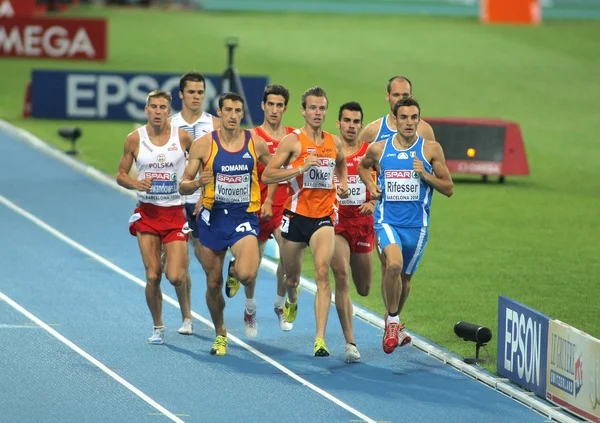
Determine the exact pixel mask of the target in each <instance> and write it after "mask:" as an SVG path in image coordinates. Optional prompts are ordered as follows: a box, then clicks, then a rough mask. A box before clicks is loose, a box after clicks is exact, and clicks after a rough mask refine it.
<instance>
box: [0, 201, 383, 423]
mask: <svg viewBox="0 0 600 423" xmlns="http://www.w3.org/2000/svg"><path fill="white" fill-rule="evenodd" d="M0 203H2V204H4V205H5V206H6V207H8V208H10V209H11V210H13V211H14V212H16V213H18V214H20V215H21V216H23V217H25V218H26V219H28V220H29V221H31V222H32V223H34V224H36V225H37V226H39V227H40V228H42V229H43V230H45V231H46V232H49V233H50V234H52V235H54V236H55V237H57V238H58V239H60V240H61V241H64V242H65V243H67V244H69V245H70V246H71V247H73V248H75V249H76V250H78V251H80V252H82V253H84V254H86V255H88V256H89V257H91V258H93V259H94V260H96V261H98V262H100V263H101V264H103V265H105V266H106V267H108V268H109V269H111V270H113V271H115V272H116V273H118V274H120V275H121V276H124V277H125V278H127V279H129V280H130V281H132V282H135V283H137V284H138V285H140V286H141V287H145V286H146V282H144V281H143V280H141V279H139V278H137V277H136V276H134V275H132V274H131V273H129V272H127V271H125V270H123V269H121V268H120V267H118V266H116V265H114V264H113V263H111V262H110V261H108V260H106V259H105V258H104V257H102V256H101V255H99V254H96V253H95V252H93V251H92V250H90V249H88V248H86V247H84V246H83V245H81V244H79V243H78V242H77V241H74V240H73V239H71V238H69V237H68V236H66V235H65V234H63V233H62V232H60V231H58V230H56V229H54V228H53V227H52V226H50V225H48V224H47V223H45V222H43V221H42V220H41V219H40V218H38V217H36V216H34V215H33V214H31V213H29V212H28V211H27V210H24V209H22V208H21V207H19V206H17V205H16V204H15V203H13V202H12V201H10V200H9V199H7V198H6V197H4V196H3V195H0ZM163 299H164V300H165V301H166V302H168V303H169V304H171V305H173V306H175V307H177V308H179V303H178V302H177V301H176V300H174V299H173V298H171V297H169V296H168V295H165V294H163ZM192 315H193V316H194V317H195V318H196V319H198V320H200V321H201V322H202V323H204V324H205V325H207V326H209V327H211V328H213V329H214V325H213V323H212V322H211V321H210V320H208V319H205V318H204V317H202V316H201V315H199V314H198V313H196V312H192ZM42 323H43V322H42ZM48 329H50V330H52V329H51V328H50V327H49V326H48ZM57 335H58V333H57ZM227 337H228V338H229V340H231V341H233V342H235V343H236V344H238V345H240V346H241V347H243V348H245V349H246V350H248V351H250V352H251V353H252V354H254V355H256V356H257V357H259V358H261V359H262V360H264V361H266V362H267V363H269V364H270V365H272V366H274V367H276V368H277V369H279V370H280V371H281V372H283V373H285V374H286V375H288V376H289V377H291V378H292V379H294V380H296V381H297V382H300V383H301V384H302V385H304V386H306V387H308V388H310V389H312V390H313V391H315V392H317V393H318V394H320V395H322V396H323V397H325V398H327V399H328V400H330V401H331V402H333V403H334V404H336V405H337V406H339V407H341V408H343V409H344V410H346V411H348V412H350V413H352V414H354V415H355V416H356V417H359V418H361V419H362V420H364V421H365V422H368V423H376V420H374V419H371V418H370V417H368V416H366V415H365V414H363V413H361V412H360V411H358V410H356V409H355V408H353V407H351V406H350V405H348V404H346V403H345V402H343V401H342V400H340V399H338V398H336V397H334V396H333V395H331V394H330V393H329V392H327V391H325V390H323V389H321V388H319V387H318V386H316V385H314V384H312V383H310V382H309V381H307V380H306V379H303V378H302V377H300V376H298V375H297V374H295V373H294V372H293V371H291V370H290V369H288V368H287V367H285V366H284V365H282V364H280V363H279V362H277V361H275V360H273V359H272V358H271V357H269V356H267V355H265V354H263V353H262V352H260V351H258V350H257V349H255V348H254V347H252V346H250V345H248V344H246V343H245V342H244V341H242V340H241V339H239V338H238V337H236V336H234V335H232V334H230V333H229V334H228V336H227ZM104 367H105V368H106V366H104ZM106 369H107V370H108V368H106ZM109 371H110V370H109ZM115 376H116V375H115ZM161 411H162V410H161ZM171 415H172V416H173V417H174V418H177V417H176V416H175V415H173V414H171ZM177 421H179V420H177Z"/></svg>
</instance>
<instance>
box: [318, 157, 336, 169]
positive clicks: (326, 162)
mask: <svg viewBox="0 0 600 423" xmlns="http://www.w3.org/2000/svg"><path fill="white" fill-rule="evenodd" d="M319 166H321V167H334V166H335V161H334V160H333V159H330V158H327V157H319Z"/></svg>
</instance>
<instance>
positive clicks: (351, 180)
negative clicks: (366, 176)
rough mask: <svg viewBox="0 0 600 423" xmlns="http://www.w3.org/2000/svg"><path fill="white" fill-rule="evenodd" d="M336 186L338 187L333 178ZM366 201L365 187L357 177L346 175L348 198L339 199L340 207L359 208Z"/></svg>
mask: <svg viewBox="0 0 600 423" xmlns="http://www.w3.org/2000/svg"><path fill="white" fill-rule="evenodd" d="M335 182H336V185H339V183H338V181H337V177H335ZM366 201H367V187H366V186H365V184H363V182H362V181H361V179H360V177H359V176H358V175H348V198H340V199H339V203H340V206H360V205H361V204H362V203H364V202H366Z"/></svg>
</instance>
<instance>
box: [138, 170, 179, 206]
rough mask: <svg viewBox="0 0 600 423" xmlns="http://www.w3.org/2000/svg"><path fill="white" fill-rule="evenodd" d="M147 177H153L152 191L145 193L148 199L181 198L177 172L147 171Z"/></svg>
mask: <svg viewBox="0 0 600 423" xmlns="http://www.w3.org/2000/svg"><path fill="white" fill-rule="evenodd" d="M144 178H145V179H152V186H151V187H150V191H148V192H147V193H146V195H145V197H146V198H148V199H155V200H175V199H177V198H179V190H178V184H177V174H176V173H171V172H145V173H144Z"/></svg>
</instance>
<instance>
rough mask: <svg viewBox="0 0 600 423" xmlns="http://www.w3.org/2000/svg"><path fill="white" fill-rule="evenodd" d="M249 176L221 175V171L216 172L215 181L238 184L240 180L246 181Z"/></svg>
mask: <svg viewBox="0 0 600 423" xmlns="http://www.w3.org/2000/svg"><path fill="white" fill-rule="evenodd" d="M249 180H250V177H249V176H248V175H223V174H222V173H219V174H217V182H222V183H224V184H239V183H242V182H248V181H249Z"/></svg>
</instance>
